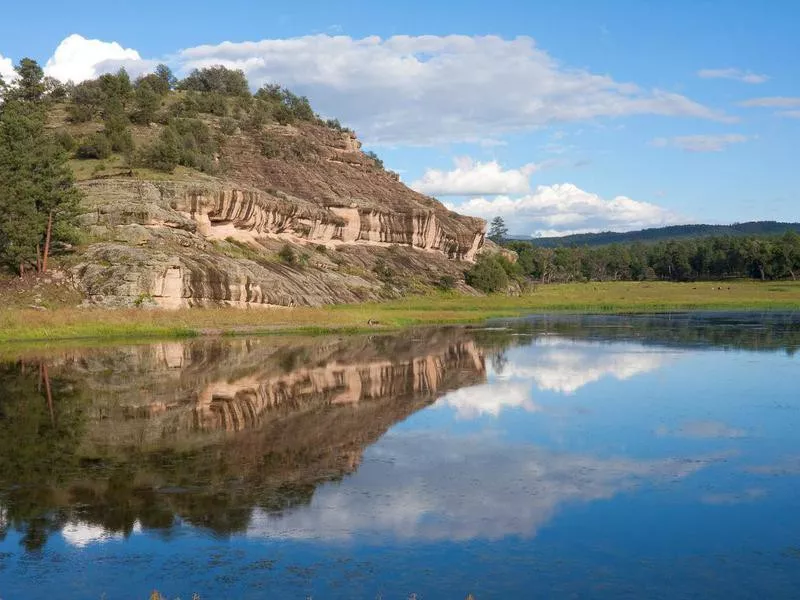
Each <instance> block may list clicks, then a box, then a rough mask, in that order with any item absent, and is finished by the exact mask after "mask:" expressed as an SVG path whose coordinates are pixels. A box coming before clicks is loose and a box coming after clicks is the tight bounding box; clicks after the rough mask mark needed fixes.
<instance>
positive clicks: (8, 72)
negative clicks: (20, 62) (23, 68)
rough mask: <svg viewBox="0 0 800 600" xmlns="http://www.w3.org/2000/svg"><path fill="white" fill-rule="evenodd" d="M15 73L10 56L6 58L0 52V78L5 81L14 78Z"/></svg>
mask: <svg viewBox="0 0 800 600" xmlns="http://www.w3.org/2000/svg"><path fill="white" fill-rule="evenodd" d="M16 76H17V74H16V72H15V71H14V63H13V61H12V60H11V59H10V58H6V57H5V56H3V55H2V54H0V78H2V79H3V80H4V81H5V82H6V83H8V82H9V81H11V80H12V79H14V78H16Z"/></svg>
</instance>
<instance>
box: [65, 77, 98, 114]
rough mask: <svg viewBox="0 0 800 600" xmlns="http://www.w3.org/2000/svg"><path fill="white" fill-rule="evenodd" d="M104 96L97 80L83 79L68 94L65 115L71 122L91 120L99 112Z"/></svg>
mask: <svg viewBox="0 0 800 600" xmlns="http://www.w3.org/2000/svg"><path fill="white" fill-rule="evenodd" d="M104 100H105V97H104V95H103V90H102V88H101V87H100V83H99V82H98V81H96V80H95V81H84V82H83V83H79V84H78V85H76V86H75V88H74V89H73V90H72V93H71V94H70V104H69V106H67V116H68V118H69V120H70V121H72V122H73V123H86V122H88V121H91V120H92V119H93V118H94V117H95V115H96V114H97V113H98V112H100V108H101V107H102V106H103V102H104Z"/></svg>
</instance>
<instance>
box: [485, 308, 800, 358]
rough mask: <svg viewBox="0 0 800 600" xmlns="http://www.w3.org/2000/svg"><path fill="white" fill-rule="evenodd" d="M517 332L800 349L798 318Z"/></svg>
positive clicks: (602, 322) (586, 320) (674, 320)
mask: <svg viewBox="0 0 800 600" xmlns="http://www.w3.org/2000/svg"><path fill="white" fill-rule="evenodd" d="M514 329H515V331H516V332H517V333H525V334H529V335H539V334H542V333H550V334H558V335H559V336H561V337H565V338H568V339H573V340H598V341H632V342H636V343H639V344H647V345H659V346H670V347H677V348H681V347H697V346H711V347H715V348H734V349H741V350H756V351H775V350H783V351H785V352H786V353H787V354H789V355H792V354H793V353H794V352H796V351H797V349H798V348H800V317H798V315H797V313H775V314H767V315H764V314H755V315H754V314H747V313H743V314H739V313H729V314H724V313H722V314H716V315H715V314H710V315H696V314H691V313H689V314H678V315H639V316H626V317H613V316H612V317H609V316H603V315H582V316H566V315H565V316H556V317H537V318H530V319H525V320H521V321H516V322H515V323H514ZM492 333H495V334H496V333H497V332H492ZM500 333H502V332H500ZM507 335H508V334H507V333H506V336H507ZM520 339H522V340H525V338H524V337H523V338H520V337H517V338H516V340H520ZM515 343H520V342H519V341H517V342H515ZM523 343H527V342H523Z"/></svg>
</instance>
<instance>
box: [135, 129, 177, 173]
mask: <svg viewBox="0 0 800 600" xmlns="http://www.w3.org/2000/svg"><path fill="white" fill-rule="evenodd" d="M180 156H181V155H180V140H179V139H178V136H177V134H176V133H175V130H174V129H172V128H170V127H165V128H164V130H163V131H162V132H161V135H159V136H158V139H157V140H156V141H155V142H154V143H153V144H152V145H151V146H150V147H149V148H146V149H145V150H144V151H143V153H142V155H141V158H140V162H141V163H142V164H143V165H144V166H146V167H150V168H151V169H155V170H156V171H164V172H166V173H171V172H172V171H174V170H175V167H177V166H178V163H179V161H180Z"/></svg>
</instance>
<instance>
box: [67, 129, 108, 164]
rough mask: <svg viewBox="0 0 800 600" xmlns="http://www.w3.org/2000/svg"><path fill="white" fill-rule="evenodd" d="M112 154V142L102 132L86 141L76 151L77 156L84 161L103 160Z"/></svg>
mask: <svg viewBox="0 0 800 600" xmlns="http://www.w3.org/2000/svg"><path fill="white" fill-rule="evenodd" d="M111 152H112V149H111V142H110V141H109V139H108V137H107V136H106V134H105V133H102V132H101V133H95V134H94V135H92V136H90V137H88V138H86V139H84V140H83V141H82V142H81V143H80V145H79V146H78V149H77V150H76V151H75V156H76V157H78V158H82V159H88V158H100V159H103V158H108V157H109V156H111Z"/></svg>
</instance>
